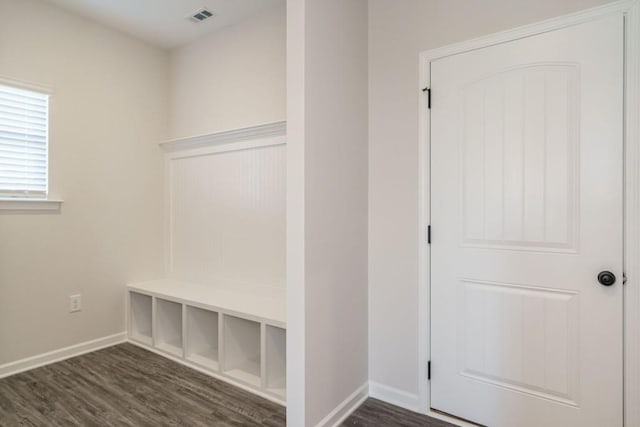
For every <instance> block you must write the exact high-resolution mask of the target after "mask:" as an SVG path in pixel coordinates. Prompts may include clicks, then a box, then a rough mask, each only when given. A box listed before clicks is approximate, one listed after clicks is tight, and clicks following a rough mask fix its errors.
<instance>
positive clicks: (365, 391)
mask: <svg viewBox="0 0 640 427" xmlns="http://www.w3.org/2000/svg"><path fill="white" fill-rule="evenodd" d="M367 397H369V384H368V383H364V384H362V385H361V386H360V387H358V389H357V390H356V391H354V392H353V393H351V395H350V396H349V397H347V398H346V399H345V400H344V401H343V402H342V403H340V404H339V405H338V406H336V407H335V409H334V410H333V411H331V412H330V413H329V414H328V415H327V416H326V417H324V418H323V419H322V421H320V422H319V423H318V424H316V427H336V426H339V425H340V424H341V423H342V422H343V421H344V420H345V419H346V418H347V417H348V416H349V415H351V414H352V413H353V412H354V411H355V410H356V409H358V407H359V406H360V405H362V403H363V402H364V401H365V400H367Z"/></svg>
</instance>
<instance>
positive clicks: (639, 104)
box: [380, 0, 640, 426]
mask: <svg viewBox="0 0 640 427" xmlns="http://www.w3.org/2000/svg"><path fill="white" fill-rule="evenodd" d="M612 14H621V15H623V16H624V18H625V83H624V84H625V113H624V114H625V119H624V120H625V125H624V126H625V129H624V150H625V160H624V162H625V163H624V169H625V172H624V186H625V202H624V203H625V223H624V226H625V230H624V236H625V239H624V240H625V242H624V253H625V255H624V266H625V274H626V279H627V282H626V285H625V287H624V425H625V426H640V0H620V1H616V2H613V3H609V4H605V5H603V6H599V7H594V8H591V9H587V10H584V11H581V12H577V13H573V14H569V15H566V16H560V17H556V18H552V19H549V20H546V21H542V22H539V23H535V24H531V25H526V26H523V27H520V28H516V29H513V30H508V31H502V32H499V33H496V34H491V35H487V36H483V37H479V38H476V39H473V40H469V41H466V42H461V43H455V44H452V45H449V46H444V47H440V48H436V49H432V50H429V51H425V52H422V53H421V54H420V80H419V82H418V83H419V85H418V87H417V88H416V89H418V90H422V89H423V88H425V87H429V86H430V81H431V76H430V64H431V62H432V61H435V60H437V59H440V58H444V57H447V56H451V55H456V54H460V53H464V52H468V51H472V50H476V49H480V48H484V47H488V46H493V45H497V44H502V43H507V42H510V41H513V40H518V39H522V38H525V37H530V36H534V35H537V34H542V33H546V32H549V31H554V30H559V29H561V28H566V27H569V26H573V25H578V24H581V23H585V22H589V21H593V20H596V19H599V18H602V17H604V16H607V15H612ZM419 114H420V128H419V157H420V158H419V164H420V166H419V168H420V173H419V179H420V182H419V187H420V200H419V209H420V211H419V224H418V230H419V233H420V236H419V237H418V238H419V241H420V244H419V257H420V258H419V259H420V263H419V280H420V281H419V289H418V295H419V299H418V305H419V326H418V331H419V338H418V339H419V343H418V345H419V354H418V363H419V365H418V370H419V373H420V378H424V379H425V380H424V381H420V383H419V403H418V405H417V407H418V411H419V412H421V413H424V414H429V415H431V416H437V417H438V418H441V419H443V416H442V415H441V414H438V413H435V412H432V411H431V410H430V404H429V402H430V396H429V388H428V382H427V380H426V375H425V373H426V366H427V362H428V360H429V354H430V344H429V343H430V336H429V333H430V325H429V305H430V301H429V297H428V295H429V289H430V283H429V271H430V265H429V247H428V245H427V244H426V242H424V239H423V238H422V237H423V233H424V230H425V229H426V226H427V224H429V223H430V217H429V206H430V194H429V188H430V182H429V175H430V171H429V167H430V158H429V144H430V141H429V129H430V117H429V114H428V110H427V106H426V97H425V96H422V97H420V101H419ZM380 396H381V398H382V397H384V396H388V397H389V399H394V398H395V399H397V398H398V397H399V396H400V395H398V394H395V395H393V394H391V395H385V394H381V395H380ZM399 403H402V400H399ZM446 418H447V417H444V419H446ZM448 421H449V422H452V423H454V424H457V423H458V422H457V421H456V420H454V419H448Z"/></svg>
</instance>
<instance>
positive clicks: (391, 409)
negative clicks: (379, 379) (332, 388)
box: [342, 398, 454, 427]
mask: <svg viewBox="0 0 640 427" xmlns="http://www.w3.org/2000/svg"><path fill="white" fill-rule="evenodd" d="M342 425H343V426H349V427H353V426H357V427H378V426H385V427H454V425H453V424H449V423H447V422H444V421H440V420H436V419H435V418H431V417H427V416H426V415H421V414H416V413H415V412H411V411H407V410H406V409H402V408H398V407H397V406H393V405H390V404H388V403H385V402H383V401H381V400H377V399H371V398H369V399H367V400H366V401H365V402H364V403H363V404H362V406H360V407H359V408H358V410H357V411H355V412H354V413H353V414H351V416H350V417H349V418H347V419H346V420H345V422H344V423H342Z"/></svg>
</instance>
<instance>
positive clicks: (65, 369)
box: [0, 344, 449, 427]
mask: <svg viewBox="0 0 640 427" xmlns="http://www.w3.org/2000/svg"><path fill="white" fill-rule="evenodd" d="M285 424H286V421H285V408H284V407H282V406H280V405H277V404H275V403H272V402H270V401H268V400H265V399H262V398H260V397H257V396H255V395H253V394H251V393H249V392H246V391H244V390H241V389H239V388H237V387H233V386H231V385H229V384H227V383H225V382H222V381H219V380H217V379H215V378H212V377H210V376H208V375H205V374H202V373H200V372H198V371H194V370H193V369H189V368H187V367H185V366H182V365H180V364H178V363H175V362H173V361H171V360H168V359H165V358H164V357H161V356H158V355H156V354H154V353H151V352H149V351H146V350H143V349H141V348H139V347H136V346H134V345H132V344H121V345H117V346H114V347H110V348H107V349H104V350H100V351H96V352H93V353H89V354H85V355H82V356H78V357H75V358H73V359H68V360H65V361H62V362H58V363H54V364H52V365H48V366H45V367H42V368H38V369H34V370H31V371H28V372H24V373H21V374H17V375H13V376H11V377H7V378H4V379H1V380H0V426H2V427H12V426H214V427H223V426H224V427H227V426H265V427H269V426H284V425H285ZM343 425H344V426H360V427H362V426H366V427H378V426H389V427H391V426H398V427H400V426H406V427H412V426H424V427H445V426H449V424H447V423H444V422H442V421H437V420H433V419H431V418H428V417H425V416H422V415H418V414H414V413H412V412H409V411H405V410H403V409H400V408H397V407H394V406H392V405H389V404H386V403H384V402H381V401H378V400H375V399H368V400H367V401H366V402H365V403H364V404H363V405H362V406H361V407H360V408H359V409H358V410H357V411H356V412H355V413H354V414H352V415H351V416H350V417H349V418H348V419H347V420H346V421H345V422H344V424H343Z"/></svg>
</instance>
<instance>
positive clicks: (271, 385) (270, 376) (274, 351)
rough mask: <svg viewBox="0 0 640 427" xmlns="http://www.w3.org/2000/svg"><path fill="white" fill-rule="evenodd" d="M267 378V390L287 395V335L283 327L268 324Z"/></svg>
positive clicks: (266, 336)
mask: <svg viewBox="0 0 640 427" xmlns="http://www.w3.org/2000/svg"><path fill="white" fill-rule="evenodd" d="M265 347H266V349H265V351H266V372H265V375H266V379H265V384H266V388H267V391H268V392H270V393H274V394H276V395H278V396H281V397H283V398H284V397H286V392H285V390H286V386H287V357H286V356H287V355H286V349H287V336H286V331H285V330H284V329H282V328H278V327H275V326H270V325H266V328H265Z"/></svg>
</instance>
